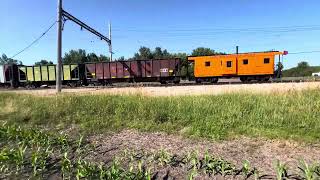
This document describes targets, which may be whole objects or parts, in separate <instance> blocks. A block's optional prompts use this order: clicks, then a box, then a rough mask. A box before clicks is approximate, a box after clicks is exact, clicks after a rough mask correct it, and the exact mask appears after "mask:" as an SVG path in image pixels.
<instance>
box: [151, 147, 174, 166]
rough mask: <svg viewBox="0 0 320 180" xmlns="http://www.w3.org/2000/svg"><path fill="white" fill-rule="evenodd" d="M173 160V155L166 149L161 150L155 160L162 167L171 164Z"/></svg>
mask: <svg viewBox="0 0 320 180" xmlns="http://www.w3.org/2000/svg"><path fill="white" fill-rule="evenodd" d="M171 159H172V156H171V154H170V153H168V152H167V151H166V150H164V149H161V150H160V151H159V152H158V153H157V154H156V155H155V157H154V160H156V161H157V162H158V164H160V165H161V166H164V165H166V164H169V163H170V162H171Z"/></svg>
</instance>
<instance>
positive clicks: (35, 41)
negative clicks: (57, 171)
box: [11, 21, 57, 59]
mask: <svg viewBox="0 0 320 180" xmlns="http://www.w3.org/2000/svg"><path fill="white" fill-rule="evenodd" d="M56 23H57V21H54V23H52V24H51V25H50V27H49V28H48V29H47V30H46V31H44V32H43V33H42V34H41V36H39V37H38V38H37V39H35V40H34V41H32V42H31V43H30V44H29V45H28V46H26V47H25V48H23V49H22V50H20V51H19V52H17V53H16V54H15V55H13V56H12V57H11V59H13V58H15V57H16V56H18V55H19V54H21V53H23V52H24V51H26V50H28V49H29V48H30V47H31V46H33V45H34V44H36V43H37V42H38V41H39V40H40V39H41V38H43V37H44V36H45V35H46V34H47V33H48V32H49V31H50V29H52V28H53V26H54V25H55V24H56Z"/></svg>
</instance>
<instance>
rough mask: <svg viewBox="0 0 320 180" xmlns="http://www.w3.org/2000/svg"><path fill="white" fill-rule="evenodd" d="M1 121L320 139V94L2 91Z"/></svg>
mask: <svg viewBox="0 0 320 180" xmlns="http://www.w3.org/2000/svg"><path fill="white" fill-rule="evenodd" d="M0 108H1V110H0V119H1V120H5V121H8V122H9V123H15V124H19V125H26V126H35V125H41V126H48V127H53V128H56V127H60V128H68V127H71V126H73V127H74V126H75V127H78V129H79V130H80V131H83V132H84V133H101V132H110V131H119V130H122V129H128V128H129V129H138V130H141V131H152V132H154V131H163V132H167V133H173V134H181V135H185V136H188V137H205V138H209V139H229V138H235V137H238V136H243V135H244V136H249V137H257V136H259V137H268V138H281V139H294V140H303V141H313V142H314V141H318V139H319V138H320V133H319V132H320V111H319V110H320V92H318V91H317V90H308V91H302V92H290V93H288V94H286V95H276V94H272V95H254V94H244V93H239V94H226V95H218V96H178V97H144V96H112V95H81V96H76V95H61V96H52V97H36V96H31V95H21V94H20V95H18V94H11V93H0Z"/></svg>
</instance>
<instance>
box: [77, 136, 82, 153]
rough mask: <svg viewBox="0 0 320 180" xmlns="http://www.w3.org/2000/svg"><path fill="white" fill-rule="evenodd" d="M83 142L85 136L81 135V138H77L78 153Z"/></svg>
mask: <svg viewBox="0 0 320 180" xmlns="http://www.w3.org/2000/svg"><path fill="white" fill-rule="evenodd" d="M82 142H83V136H82V135H81V136H80V138H79V139H78V140H77V150H76V152H77V153H80V152H81V148H82Z"/></svg>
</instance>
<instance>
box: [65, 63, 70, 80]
mask: <svg viewBox="0 0 320 180" xmlns="http://www.w3.org/2000/svg"><path fill="white" fill-rule="evenodd" d="M63 79H64V80H71V76H70V65H63Z"/></svg>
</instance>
